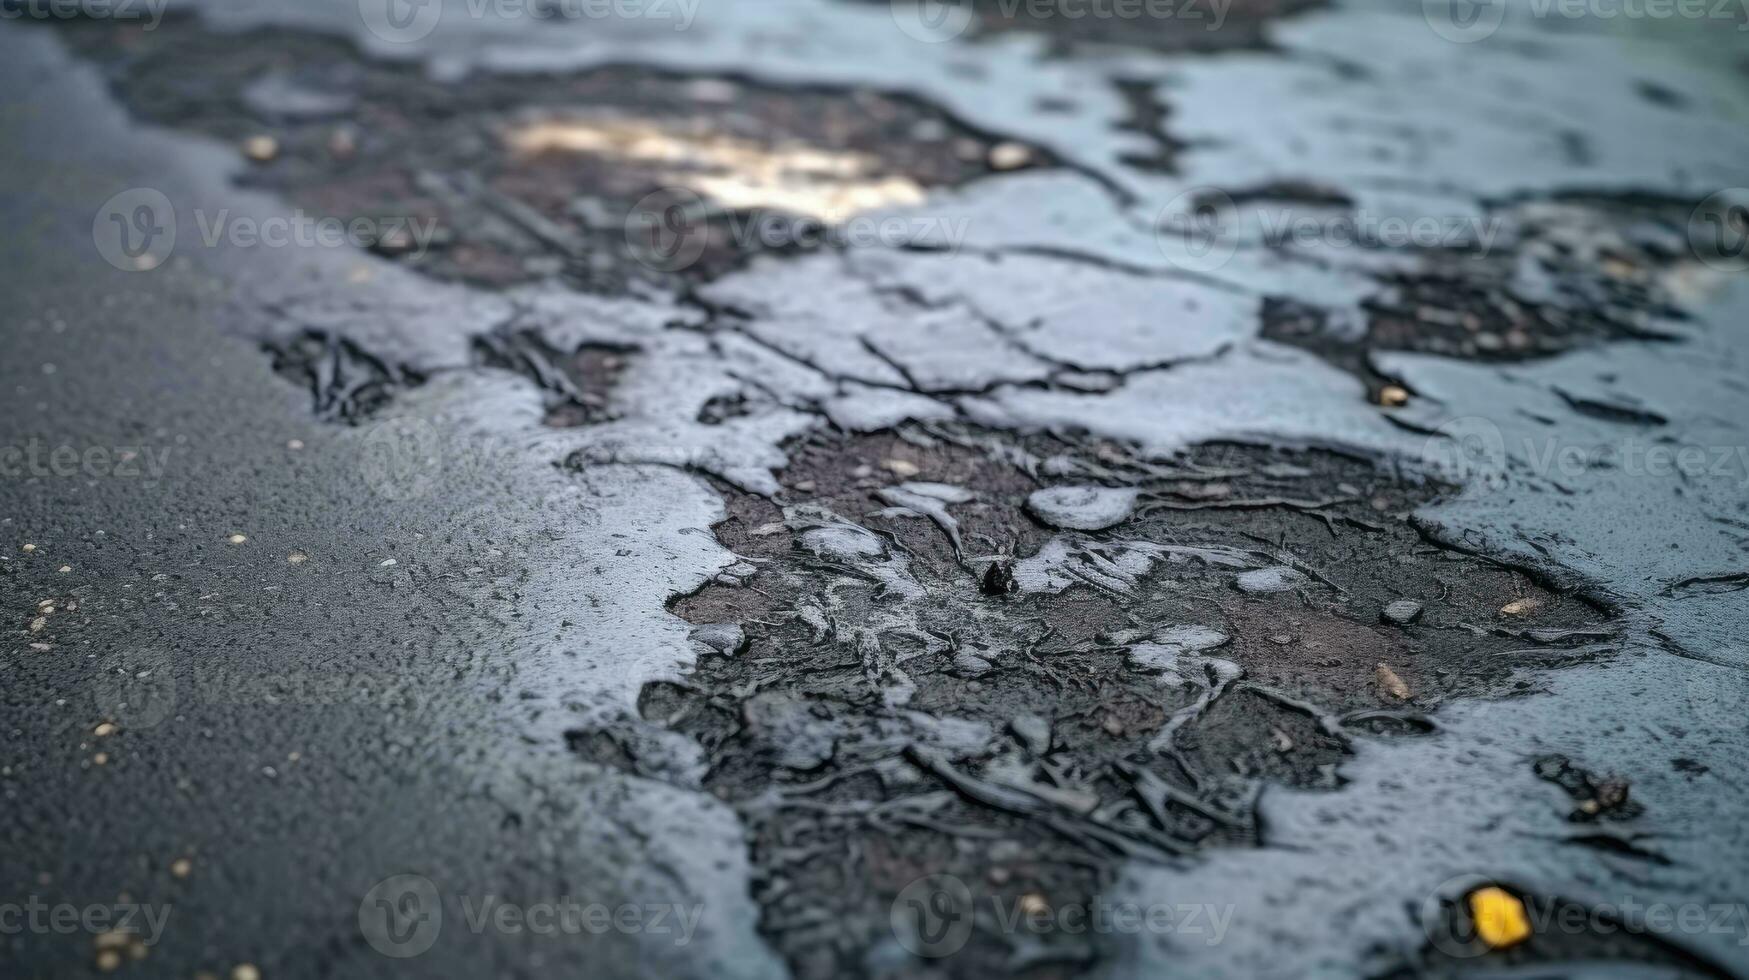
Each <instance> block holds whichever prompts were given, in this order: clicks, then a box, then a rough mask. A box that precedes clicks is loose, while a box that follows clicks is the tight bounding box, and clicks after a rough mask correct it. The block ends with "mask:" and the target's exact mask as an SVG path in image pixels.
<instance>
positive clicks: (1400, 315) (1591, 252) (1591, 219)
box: [1262, 189, 1693, 397]
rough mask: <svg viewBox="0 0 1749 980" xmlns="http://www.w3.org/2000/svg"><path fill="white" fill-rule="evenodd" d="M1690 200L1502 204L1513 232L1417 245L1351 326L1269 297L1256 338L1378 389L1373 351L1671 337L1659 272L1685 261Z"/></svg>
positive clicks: (1490, 356)
mask: <svg viewBox="0 0 1749 980" xmlns="http://www.w3.org/2000/svg"><path fill="white" fill-rule="evenodd" d="M1314 191H1315V189H1307V190H1305V191H1302V192H1300V193H1298V194H1295V195H1293V196H1291V197H1289V198H1288V199H1289V200H1301V201H1304V200H1306V198H1304V197H1303V195H1304V194H1309V193H1314ZM1323 203H1327V204H1328V205H1330V206H1332V207H1342V206H1344V202H1342V201H1341V200H1340V199H1339V198H1333V199H1330V200H1328V201H1325V202H1323ZM1692 207H1693V203H1692V202H1678V201H1672V200H1665V199H1661V198H1660V199H1633V198H1619V197H1617V198H1603V197H1595V196H1593V197H1582V196H1581V197H1567V198H1559V199H1555V200H1552V201H1548V202H1533V203H1531V204H1528V205H1524V206H1523V208H1522V210H1511V209H1501V210H1500V211H1498V212H1496V214H1497V215H1498V216H1501V217H1506V216H1508V214H1510V217H1509V218H1508V220H1509V221H1510V222H1512V223H1513V224H1515V225H1516V226H1517V227H1516V233H1515V234H1514V235H1513V236H1512V238H1513V240H1511V241H1505V242H1497V243H1495V244H1494V245H1493V246H1492V247H1491V248H1487V249H1484V248H1480V247H1453V248H1446V249H1435V250H1430V251H1424V252H1423V253H1421V255H1420V260H1421V269H1420V270H1418V271H1416V272H1412V273H1396V274H1391V275H1387V276H1385V277H1384V278H1383V279H1382V284H1383V287H1384V288H1383V289H1381V290H1380V291H1379V292H1378V293H1377V294H1375V295H1374V296H1373V297H1372V298H1371V299H1369V300H1367V301H1366V302H1365V303H1364V304H1363V309H1362V314H1363V316H1364V318H1365V320H1364V324H1363V325H1362V327H1361V328H1360V329H1355V330H1352V332H1348V331H1347V330H1345V329H1344V328H1345V327H1346V326H1347V325H1341V324H1334V323H1331V322H1330V320H1329V317H1328V316H1327V314H1326V313H1325V312H1324V311H1323V310H1320V309H1318V308H1316V307H1313V306H1310V305H1308V304H1304V303H1299V302H1295V301H1293V300H1292V299H1288V298H1282V297H1277V298H1272V299H1270V300H1268V301H1266V302H1265V304H1264V316H1263V331H1262V332H1263V336H1265V337H1267V338H1269V339H1271V340H1275V341H1278V342H1281V343H1285V344H1291V345H1293V346H1296V347H1301V348H1304V349H1306V350H1309V351H1311V352H1313V353H1315V354H1317V355H1319V356H1320V357H1322V358H1324V359H1325V360H1326V361H1329V362H1330V363H1331V364H1334V365H1335V366H1337V367H1339V368H1342V369H1343V370H1345V371H1347V372H1349V373H1350V374H1353V375H1355V376H1356V377H1359V378H1361V379H1362V380H1364V381H1366V382H1367V383H1368V385H1369V386H1370V387H1371V389H1372V394H1373V395H1374V396H1375V397H1376V396H1377V395H1378V393H1379V390H1380V389H1381V388H1382V387H1383V386H1384V385H1386V384H1392V383H1396V379H1393V378H1389V377H1386V376H1385V375H1383V374H1381V373H1380V372H1379V371H1378V370H1377V369H1376V367H1375V365H1374V364H1373V361H1372V355H1373V354H1374V353H1375V352H1383V351H1412V352H1415V353H1422V354H1437V355H1440V356H1444V357H1455V358H1462V359H1465V360H1473V361H1481V362H1485V363H1512V362H1519V361H1528V360H1535V359H1538V358H1546V357H1553V356H1555V355H1558V354H1563V353H1566V352H1568V351H1571V350H1575V349H1580V348H1586V347H1593V346H1597V345H1599V344H1606V343H1611V342H1616V341H1627V340H1637V341H1659V342H1662V341H1671V340H1673V339H1675V338H1674V336H1673V335H1672V334H1671V333H1669V332H1668V329H1667V328H1666V325H1667V324H1668V323H1670V322H1672V321H1680V320H1683V319H1685V314H1684V313H1683V311H1682V309H1681V305H1680V303H1679V302H1678V301H1677V300H1676V299H1675V298H1674V297H1673V296H1672V295H1671V294H1670V292H1669V290H1668V289H1667V288H1666V286H1665V285H1664V283H1663V281H1662V280H1663V278H1664V276H1665V275H1666V274H1667V273H1669V272H1670V271H1671V270H1673V269H1674V268H1676V267H1677V266H1679V265H1681V264H1683V263H1686V262H1688V261H1689V258H1690V256H1689V255H1688V252H1687V246H1686V237H1685V236H1686V234H1687V231H1686V221H1687V219H1688V216H1689V214H1690V213H1691V211H1692ZM1502 237H1505V236H1502Z"/></svg>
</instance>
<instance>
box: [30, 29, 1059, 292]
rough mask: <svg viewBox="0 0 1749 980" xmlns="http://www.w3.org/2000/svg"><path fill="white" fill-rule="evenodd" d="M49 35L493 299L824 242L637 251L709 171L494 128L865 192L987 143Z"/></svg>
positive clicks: (751, 216)
mask: <svg viewBox="0 0 1749 980" xmlns="http://www.w3.org/2000/svg"><path fill="white" fill-rule="evenodd" d="M63 36H64V37H65V38H66V39H67V41H68V43H69V44H70V46H71V47H72V48H73V50H74V51H75V52H76V53H78V54H81V55H83V56H85V57H87V58H89V59H91V60H93V61H94V62H96V63H97V64H98V65H99V66H101V68H102V69H103V70H104V71H105V73H106V74H107V75H108V78H109V81H110V83H111V86H112V89H113V91H114V92H115V94H116V97H117V98H118V99H119V100H120V101H121V102H122V103H123V104H124V105H125V106H126V107H127V108H128V109H129V110H130V111H131V112H133V113H134V114H135V115H137V116H139V117H140V118H143V119H146V120H149V121H151V122H153V123H157V124H160V125H165V126H171V127H175V128H177V129H182V130H189V131H193V132H197V133H201V134H204V135H207V136H212V137H216V138H218V139H221V140H226V141H230V142H233V143H236V144H241V143H242V142H243V141H245V140H249V139H252V138H256V137H262V136H268V137H271V138H272V139H273V140H274V141H275V143H276V152H275V153H274V154H273V155H272V158H271V159H270V160H264V161H259V162H255V163H252V164H251V165H250V166H249V169H248V170H247V171H246V172H245V173H244V174H243V176H242V178H241V181H242V183H243V184H244V185H245V186H249V187H255V188H261V189H265V190H269V191H273V192H276V193H279V194H282V195H284V196H285V197H286V198H287V199H288V200H290V201H291V202H292V203H294V204H296V205H297V206H299V207H303V208H308V209H310V211H311V212H313V213H314V214H315V215H316V216H318V217H335V218H340V219H343V220H345V221H347V222H351V221H352V220H354V219H370V220H372V221H378V222H381V225H380V227H382V228H383V229H384V231H385V233H384V234H383V235H382V236H381V238H380V240H379V241H377V242H376V243H375V244H374V245H373V248H374V250H375V251H377V252H379V253H381V254H383V255H385V256H389V257H393V258H396V259H397V260H399V261H401V262H404V263H406V264H407V265H409V266H411V267H413V268H415V269H417V270H419V271H421V272H423V273H426V274H428V275H431V276H434V277H437V278H441V279H448V280H457V281H461V282H466V283H469V284H473V285H477V286H484V287H492V288H498V287H505V286H510V285H514V284H517V283H525V282H532V281H542V280H551V279H557V280H561V281H564V282H566V283H568V284H570V285H572V286H574V287H577V288H580V289H586V290H590V291H597V292H610V293H616V292H622V291H625V290H627V289H628V288H634V287H635V286H638V285H649V284H655V285H659V286H664V287H682V286H685V285H687V284H690V283H695V282H700V281H705V280H709V279H712V278H715V277H717V276H720V275H722V274H724V273H726V272H728V271H730V270H732V269H734V268H737V267H738V266H740V265H741V264H742V263H743V262H744V261H745V260H746V259H747V258H749V257H750V256H751V255H753V254H789V253H796V252H805V251H811V250H814V249H816V248H825V247H832V241H833V236H832V234H831V230H830V229H828V228H826V227H825V226H823V225H822V224H821V223H820V222H819V221H817V220H815V219H813V218H811V217H809V216H806V215H792V214H786V213H784V212H783V211H782V210H781V209H778V208H759V209H752V210H748V209H743V210H739V211H731V210H726V209H725V208H722V207H716V206H707V207H706V208H705V210H704V212H703V213H702V214H695V213H691V212H688V213H686V214H685V215H684V217H683V220H684V221H685V222H686V225H687V227H686V228H685V229H684V231H685V234H686V236H687V240H688V251H687V252H686V253H682V258H680V259H679V260H678V261H677V260H676V259H675V258H674V256H672V255H669V254H666V253H665V252H663V251H662V246H663V243H662V242H656V243H655V245H654V249H655V251H654V252H653V253H652V248H651V247H650V246H649V245H648V244H647V243H641V242H637V241H636V239H637V237H638V236H637V234H636V232H637V228H636V227H634V228H633V230H632V231H628V222H634V221H636V220H638V219H639V218H640V217H647V218H649V219H650V220H659V221H666V220H669V219H671V218H672V217H673V215H674V214H676V213H678V212H674V211H672V210H671V208H670V205H673V206H674V207H680V206H681V205H682V204H683V203H686V202H691V203H694V204H696V203H697V201H698V199H699V198H698V197H689V196H688V195H686V194H674V193H672V192H673V190H674V189H675V188H688V187H689V184H688V180H689V179H691V177H689V175H688V174H689V173H692V174H695V175H699V174H703V175H708V174H707V171H710V165H708V164H704V163H696V162H695V164H696V165H694V166H692V168H691V170H689V171H688V172H687V173H681V174H679V175H676V174H675V173H674V172H673V170H674V167H675V166H676V165H675V164H673V163H672V162H671V161H665V162H662V163H657V162H653V161H649V160H638V159H627V158H624V157H614V156H611V155H605V154H602V153H596V152H587V151H572V150H564V151H559V150H552V149H547V150H535V151H529V152H515V151H513V150H512V148H511V147H510V146H509V145H508V144H507V142H506V133H507V132H509V131H511V130H512V129H514V128H515V127H517V126H521V125H525V124H530V123H535V122H540V121H543V120H570V119H577V118H586V119H588V120H591V121H595V122H603V121H617V122H627V121H629V122H633V123H637V124H640V125H642V124H648V125H650V126H655V127H659V128H660V129H661V130H662V131H663V132H671V133H678V134H682V135H683V136H685V137H687V138H697V139H723V140H734V141H739V143H740V144H741V145H748V146H757V147H761V148H764V149H765V150H767V151H770V150H774V149H783V148H790V147H803V148H806V149H808V150H815V151H822V152H828V153H841V154H855V155H857V157H858V158H859V159H862V160H866V161H871V162H870V163H868V172H867V173H866V174H864V175H862V176H863V177H864V178H866V179H867V180H870V181H879V180H882V179H888V178H893V179H904V180H907V181H910V182H912V183H914V184H915V185H917V186H918V187H920V188H923V189H926V190H927V189H930V188H939V187H950V186H955V185H959V184H962V183H965V182H966V181H969V180H972V179H975V178H977V177H981V176H984V175H986V174H989V173H991V172H993V168H992V164H991V162H990V159H991V150H992V149H993V148H994V147H995V146H996V145H997V144H998V143H1000V142H1002V141H1001V140H998V139H997V138H995V137H992V136H989V135H986V134H982V133H978V132H975V131H973V130H972V129H970V128H968V127H967V126H965V125H963V124H962V123H960V122H959V121H957V120H955V119H953V118H952V117H950V116H949V115H947V114H946V113H945V112H943V111H941V110H940V109H937V108H935V107H933V106H930V105H926V104H924V103H922V102H920V101H918V100H916V99H915V98H913V97H910V96H904V95H892V94H885V93H879V92H874V91H869V90H860V89H858V90H843V89H837V90H834V89H828V88H822V87H814V86H809V87H800V86H798V87H793V88H786V87H776V86H769V85H762V84H756V83H754V82H751V81H748V80H745V79H740V78H731V77H725V76H687V75H681V74H675V73H671V72H664V71H661V70H657V69H652V68H644V67H628V66H613V67H603V68H599V69H594V70H589V71H584V72H579V73H573V74H552V75H516V76H494V75H490V74H477V75H471V76H469V77H468V78H466V79H464V80H460V81H453V82H446V81H440V80H435V79H433V78H431V77H429V76H428V75H427V74H425V73H424V71H423V70H422V69H421V68H420V67H419V66H417V65H409V64H396V63H390V62H380V61H373V60H370V59H367V58H366V57H364V56H363V55H362V54H361V53H360V52H358V51H357V50H356V49H355V48H353V47H352V46H351V45H350V44H348V43H345V42H343V41H340V40H337V39H330V38H326V37H322V36H318V35H314V34H304V33H298V32H294V31H287V30H275V31H271V32H265V31H257V32H251V33H244V34H221V33H214V32H209V31H205V30H202V29H201V28H200V27H199V26H198V25H197V24H196V23H195V22H193V21H192V20H190V19H184V18H174V17H173V18H170V19H167V20H166V21H165V22H164V23H163V24H161V25H160V26H159V27H158V28H157V29H156V30H152V31H144V30H140V29H138V28H137V27H129V26H125V25H116V24H105V23H80V24H73V25H69V26H68V27H67V28H66V29H65V30H64V31H63ZM1024 150H1025V152H1024V154H1023V155H1022V159H1019V160H1010V161H1008V162H1006V163H1004V168H1005V169H1011V170H1012V169H1024V168H1026V167H1044V166H1052V165H1054V161H1053V159H1052V157H1051V156H1050V154H1049V153H1048V152H1046V151H1044V150H1042V149H1037V148H1033V147H1025V148H1024ZM682 164H685V161H682ZM682 169H686V168H685V167H684V166H682ZM658 192H662V193H666V194H668V197H662V196H661V194H660V193H658ZM652 194H657V195H658V199H656V200H653V201H652V200H649V198H650V195H652ZM699 197H703V198H707V199H708V197H709V195H708V194H701V195H699ZM408 221H411V222H412V223H413V224H414V225H415V226H416V227H417V228H426V227H430V226H431V223H433V222H434V223H435V228H436V235H435V238H434V239H433V241H432V243H431V245H430V247H429V248H421V247H419V243H418V242H417V241H416V240H415V239H414V237H413V235H412V234H411V233H399V232H397V231H396V229H398V228H401V227H402V226H403V224H404V223H406V222H408ZM774 231H777V232H781V233H782V234H781V235H773V234H771V233H772V232H774ZM693 242H696V244H693ZM693 248H696V249H697V255H696V257H694V256H693V255H692V254H690V252H691V250H692V249H693Z"/></svg>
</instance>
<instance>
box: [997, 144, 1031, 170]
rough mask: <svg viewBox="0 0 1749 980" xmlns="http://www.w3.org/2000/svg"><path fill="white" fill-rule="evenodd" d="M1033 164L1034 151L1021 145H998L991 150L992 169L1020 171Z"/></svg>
mask: <svg viewBox="0 0 1749 980" xmlns="http://www.w3.org/2000/svg"><path fill="white" fill-rule="evenodd" d="M1031 162H1032V151H1031V150H1029V149H1027V148H1026V147H1025V146H1022V145H1021V144H1019V143H997V144H996V145H995V146H993V147H991V148H990V169H992V170H1018V169H1020V168H1021V167H1024V166H1026V165H1027V164H1029V163H1031Z"/></svg>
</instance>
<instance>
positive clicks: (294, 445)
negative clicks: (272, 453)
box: [285, 439, 304, 453]
mask: <svg viewBox="0 0 1749 980" xmlns="http://www.w3.org/2000/svg"><path fill="white" fill-rule="evenodd" d="M285 448H287V449H289V450H291V451H292V452H294V453H295V452H297V451H298V450H300V449H302V448H304V441H303V440H302V439H293V440H292V441H291V442H288V443H286V444H285Z"/></svg>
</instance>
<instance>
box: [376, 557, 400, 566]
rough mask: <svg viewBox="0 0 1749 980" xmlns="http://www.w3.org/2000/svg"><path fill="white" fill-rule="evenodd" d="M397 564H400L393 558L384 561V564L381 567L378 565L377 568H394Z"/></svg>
mask: <svg viewBox="0 0 1749 980" xmlns="http://www.w3.org/2000/svg"><path fill="white" fill-rule="evenodd" d="M397 564H399V563H398V562H396V561H395V560H394V559H393V558H387V559H384V560H383V563H382V564H381V565H378V566H377V567H378V568H393V567H394V566H395V565H397Z"/></svg>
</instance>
